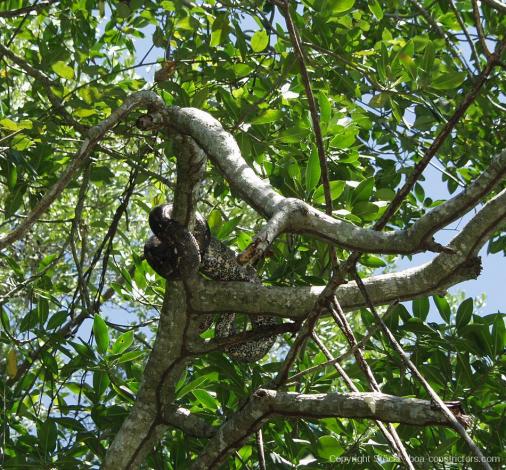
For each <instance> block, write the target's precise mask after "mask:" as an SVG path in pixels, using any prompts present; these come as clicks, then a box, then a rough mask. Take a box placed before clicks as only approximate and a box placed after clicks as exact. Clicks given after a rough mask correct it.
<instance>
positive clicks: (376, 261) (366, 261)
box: [359, 255, 387, 268]
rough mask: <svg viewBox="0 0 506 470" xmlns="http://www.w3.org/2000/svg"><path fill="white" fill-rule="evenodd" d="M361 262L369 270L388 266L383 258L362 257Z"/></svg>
mask: <svg viewBox="0 0 506 470" xmlns="http://www.w3.org/2000/svg"><path fill="white" fill-rule="evenodd" d="M359 262H360V264H362V265H364V266H367V267H368V268H382V267H384V266H386V265H387V264H386V263H385V261H383V260H382V259H381V258H378V257H377V256H373V255H362V256H361V257H360V259H359Z"/></svg>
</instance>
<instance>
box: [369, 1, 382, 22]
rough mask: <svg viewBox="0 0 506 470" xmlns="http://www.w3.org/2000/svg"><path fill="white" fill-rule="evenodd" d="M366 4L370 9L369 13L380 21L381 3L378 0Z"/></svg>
mask: <svg viewBox="0 0 506 470" xmlns="http://www.w3.org/2000/svg"><path fill="white" fill-rule="evenodd" d="M367 6H368V7H369V10H371V13H372V14H373V15H374V16H375V17H376V19H377V20H378V21H381V20H382V19H383V9H382V8H381V5H380V3H379V2H378V0H373V1H372V2H371V1H369V2H367Z"/></svg>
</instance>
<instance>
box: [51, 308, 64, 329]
mask: <svg viewBox="0 0 506 470" xmlns="http://www.w3.org/2000/svg"><path fill="white" fill-rule="evenodd" d="M68 316H69V314H68V312H67V311H66V310H60V311H59V312H56V313H55V314H54V315H52V316H51V318H50V319H49V321H48V322H47V329H48V330H53V329H55V328H58V327H59V326H60V325H63V323H64V322H65V320H66V319H67V318H68Z"/></svg>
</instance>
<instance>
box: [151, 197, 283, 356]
mask: <svg viewBox="0 0 506 470" xmlns="http://www.w3.org/2000/svg"><path fill="white" fill-rule="evenodd" d="M171 211H172V205H171V204H163V205H161V206H157V207H155V208H154V209H153V210H152V211H151V212H150V214H149V225H150V227H151V230H152V231H153V233H154V234H155V235H153V236H151V237H150V238H149V240H148V241H147V242H146V244H145V246H144V254H145V256H146V260H147V262H148V263H149V265H150V266H151V267H152V268H153V269H154V270H155V271H156V272H157V273H158V274H160V276H162V277H164V278H165V279H168V280H174V279H177V278H178V277H179V272H180V270H181V267H180V266H179V259H180V256H179V255H178V253H177V249H176V248H175V245H174V243H172V240H171V237H172V235H173V230H174V229H175V227H176V225H175V222H174V221H173V220H171V219H170V216H171ZM177 225H179V224H177ZM189 235H190V234H189ZM191 235H193V236H191ZM191 235H190V236H191V238H192V239H194V240H196V242H197V244H198V246H199V249H200V258H201V264H200V267H199V270H200V272H201V273H202V274H204V275H206V276H208V277H210V278H211V279H214V280H217V281H245V282H255V283H260V279H259V278H258V275H257V273H256V271H255V269H254V268H253V267H252V266H241V265H240V264H239V263H237V261H236V254H235V253H234V251H232V250H231V249H230V248H228V247H227V246H225V245H224V244H223V243H221V242H220V241H219V240H217V239H215V238H213V237H212V236H211V232H210V230H209V226H208V224H207V221H206V220H205V219H204V218H203V217H202V216H201V215H200V214H197V216H196V218H195V227H194V229H193V231H192V234H191ZM193 237H194V238H193ZM250 321H251V323H252V326H253V330H255V329H258V328H260V327H262V329H264V328H266V327H269V326H273V325H276V324H277V323H278V320H277V319H276V317H270V316H266V315H260V316H255V317H253V318H251V319H250ZM209 326H210V323H209V322H207V323H205V324H204V325H203V327H202V328H203V329H207V328H209ZM237 333H238V331H237V327H236V325H235V314H234V313H232V314H226V315H222V317H221V318H220V320H219V321H218V322H217V324H216V326H215V335H216V337H217V338H226V337H228V336H231V335H235V334H237ZM275 340H276V336H275V335H274V336H268V337H266V338H261V339H255V340H249V341H247V342H245V343H242V344H238V345H233V346H227V347H226V348H225V352H226V353H227V354H228V355H229V356H230V357H231V358H232V359H235V360H237V361H241V362H256V361H258V360H260V359H261V358H262V357H263V356H265V355H266V354H267V353H268V352H269V350H270V349H271V347H272V345H273V344H274V342H275Z"/></svg>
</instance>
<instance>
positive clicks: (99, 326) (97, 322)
mask: <svg viewBox="0 0 506 470" xmlns="http://www.w3.org/2000/svg"><path fill="white" fill-rule="evenodd" d="M93 334H94V335H95V341H96V342H97V350H98V352H99V353H100V354H105V353H106V352H107V348H108V347H109V328H108V327H107V324H106V323H105V321H104V320H103V318H102V317H100V316H99V315H95V318H94V319H93Z"/></svg>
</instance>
